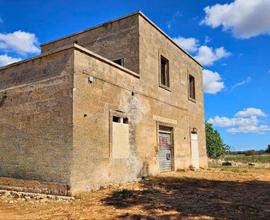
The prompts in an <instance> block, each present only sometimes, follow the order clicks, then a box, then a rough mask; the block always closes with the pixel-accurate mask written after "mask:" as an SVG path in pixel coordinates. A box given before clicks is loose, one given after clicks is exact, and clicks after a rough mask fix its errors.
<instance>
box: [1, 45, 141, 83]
mask: <svg viewBox="0 0 270 220" xmlns="http://www.w3.org/2000/svg"><path fill="white" fill-rule="evenodd" d="M68 49H77V50H80V51H82V52H84V53H86V54H88V55H90V56H92V57H95V58H96V59H98V60H101V61H103V62H104V63H107V64H109V65H111V66H114V67H116V68H118V69H120V70H122V71H124V72H126V73H128V74H129V75H132V76H134V77H136V78H140V75H139V74H138V73H136V72H134V71H132V70H130V69H127V68H125V67H123V66H120V65H119V64H117V63H114V62H113V61H111V60H109V59H107V58H105V57H102V56H100V55H98V54H96V53H94V52H92V51H90V50H88V49H86V48H84V47H82V46H80V45H78V44H75V43H74V44H69V45H66V46H63V47H60V48H58V49H57V50H54V51H51V52H47V53H43V54H40V55H38V56H34V57H31V58H28V59H25V60H21V61H19V62H15V63H11V64H9V65H6V66H3V67H0V71H2V70H5V69H8V68H10V67H14V66H19V65H21V64H23V63H27V62H30V61H34V60H38V59H40V58H43V57H46V56H50V55H52V54H56V53H59V52H61V51H65V50H68ZM0 74H1V73H0Z"/></svg>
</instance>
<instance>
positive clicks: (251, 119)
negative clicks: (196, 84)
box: [0, 0, 270, 150]
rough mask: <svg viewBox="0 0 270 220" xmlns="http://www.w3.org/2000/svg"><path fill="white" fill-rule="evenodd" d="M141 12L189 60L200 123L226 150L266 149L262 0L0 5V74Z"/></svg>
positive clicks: (269, 46) (267, 74)
mask: <svg viewBox="0 0 270 220" xmlns="http://www.w3.org/2000/svg"><path fill="white" fill-rule="evenodd" d="M135 11H142V12H143V13H144V14H145V15H146V16H148V17H149V18H150V19H151V20H152V21H153V22H154V23H156V24H157V25H158V26H159V27H160V28H161V29H163V30H164V31H165V32H166V33H167V34H168V35H169V36H171V37H172V38H173V39H174V40H175V42H176V43H177V44H179V45H180V46H181V47H182V48H184V49H185V50H186V51H188V52H189V53H190V54H191V55H192V56H194V57H195V58H196V59H197V60H198V61H199V62H200V63H201V64H202V65H203V73H204V92H205V118H206V120H207V121H209V122H210V123H212V124H213V126H214V127H215V128H216V129H217V130H218V131H219V132H220V133H221V135H222V138H223V140H224V142H225V143H226V144H228V145H230V146H231V149H232V150H248V149H256V150H260V149H266V146H267V145H268V144H270V99H269V96H270V95H269V94H270V93H269V82H270V62H269V51H270V13H269V11H270V1H269V0H227V1H225V0H219V1H217V0H168V1H159V0H148V1H145V0H144V1H142V0H136V1H134V0H122V1H120V0H106V1H104V0H99V1H91V0H77V1H74V0H73V1H72V0H47V1H44V0H24V1H20V0H13V1H10V0H0V66H4V65H7V64H9V63H12V62H16V61H19V60H22V59H25V58H28V57H32V56H35V55H38V54H39V53H40V47H39V45H40V44H42V43H46V42H48V41H51V40H54V39H57V38H61V37H63V36H65V35H68V34H71V33H74V32H78V31H80V30H83V29H86V28H89V27H91V26H94V25H98V24H101V23H103V22H106V21H109V20H112V19H115V18H118V17H121V16H124V15H128V14H130V13H132V12H135Z"/></svg>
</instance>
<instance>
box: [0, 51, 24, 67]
mask: <svg viewBox="0 0 270 220" xmlns="http://www.w3.org/2000/svg"><path fill="white" fill-rule="evenodd" d="M20 60H21V59H20V58H14V57H10V56H8V55H6V54H4V55H0V67H1V66H6V65H8V64H11V63H15V62H18V61H20Z"/></svg>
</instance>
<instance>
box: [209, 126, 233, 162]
mask: <svg viewBox="0 0 270 220" xmlns="http://www.w3.org/2000/svg"><path fill="white" fill-rule="evenodd" d="M205 129H206V147H207V154H208V157H210V158H219V157H221V156H222V155H224V154H225V153H226V152H228V151H229V150H230V147H229V146H228V145H226V144H224V143H223V140H222V138H221V135H220V133H219V132H218V131H217V130H215V129H214V128H213V126H212V124H210V123H208V122H206V123H205Z"/></svg>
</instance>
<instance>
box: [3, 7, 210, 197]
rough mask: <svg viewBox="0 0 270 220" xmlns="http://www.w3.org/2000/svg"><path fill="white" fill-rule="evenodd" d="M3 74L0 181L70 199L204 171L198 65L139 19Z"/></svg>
mask: <svg viewBox="0 0 270 220" xmlns="http://www.w3.org/2000/svg"><path fill="white" fill-rule="evenodd" d="M41 49H42V53H41V55H39V56H37V57H34V58H31V59H28V60H24V61H21V62H18V63H14V64H11V65H8V66H6V67H3V68H1V69H0V176H9V177H16V178H24V179H38V180H43V181H49V182H56V183H61V184H66V185H68V186H69V187H70V189H71V193H76V192H79V191H85V190H93V189H98V188H99V187H100V186H106V185H108V184H112V183H123V182H128V181H133V180H136V179H137V178H140V177H142V176H148V175H156V174H158V173H160V172H165V171H177V170H181V169H189V168H191V167H192V168H195V169H196V168H200V167H201V168H205V167H207V154H206V144H205V127H204V98H203V82H202V68H201V66H200V64H199V63H198V62H197V61H196V60H194V59H193V58H192V57H191V56H190V55H189V54H187V53H186V52H185V51H184V50H182V49H181V48H180V47H179V46H178V45H177V44H175V43H174V42H173V41H172V40H171V39H170V38H169V37H168V36H167V35H166V34H165V33H164V32H163V31H162V30H160V29H159V28H158V27H157V26H156V25H155V24H153V22H151V21H150V20H149V19H148V18H147V17H146V16H145V15H143V14H142V13H141V12H139V13H134V14H131V15H128V16H126V17H123V18H119V19H117V20H114V21H111V22H108V23H105V24H103V25H99V26H96V27H93V28H90V29H87V30H85V31H82V32H79V33H76V34H72V35H70V36H67V37H64V38H61V39H59V40H56V41H53V42H49V43H47V44H44V45H41Z"/></svg>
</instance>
